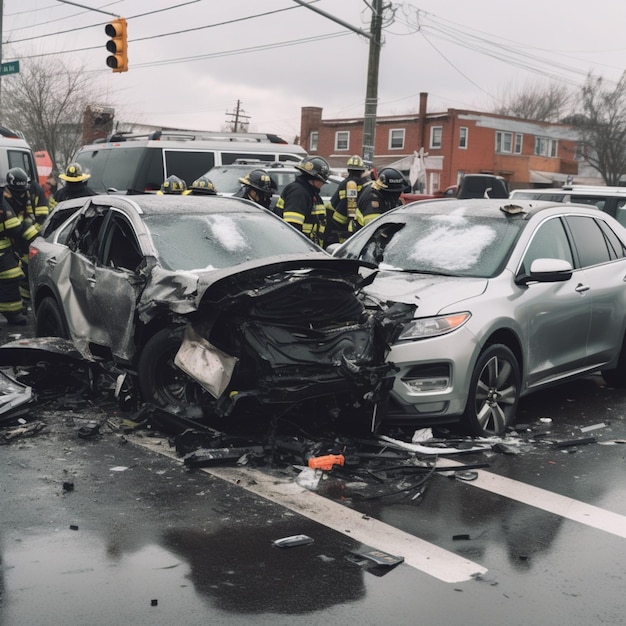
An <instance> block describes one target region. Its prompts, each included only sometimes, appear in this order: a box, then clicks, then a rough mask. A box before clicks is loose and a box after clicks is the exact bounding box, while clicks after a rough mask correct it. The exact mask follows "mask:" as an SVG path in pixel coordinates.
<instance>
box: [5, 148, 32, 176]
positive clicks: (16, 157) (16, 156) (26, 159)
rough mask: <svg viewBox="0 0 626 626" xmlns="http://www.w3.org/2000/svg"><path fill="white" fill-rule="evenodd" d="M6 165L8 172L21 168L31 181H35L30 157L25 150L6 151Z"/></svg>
mask: <svg viewBox="0 0 626 626" xmlns="http://www.w3.org/2000/svg"><path fill="white" fill-rule="evenodd" d="M7 163H8V166H9V167H8V169H9V170H10V169H11V168H12V167H21V168H22V169H23V170H24V171H25V172H26V173H27V174H28V175H29V176H30V178H31V180H33V179H34V180H37V174H36V172H35V170H34V166H33V160H32V157H31V155H30V153H29V152H27V151H26V150H7ZM7 171H8V170H7Z"/></svg>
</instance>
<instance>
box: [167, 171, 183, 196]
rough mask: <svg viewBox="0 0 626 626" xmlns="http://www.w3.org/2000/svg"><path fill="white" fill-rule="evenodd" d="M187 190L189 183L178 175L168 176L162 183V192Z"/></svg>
mask: <svg viewBox="0 0 626 626" xmlns="http://www.w3.org/2000/svg"><path fill="white" fill-rule="evenodd" d="M185 191H187V183H185V181H184V180H183V179H182V178H178V176H174V175H173V174H172V176H168V177H167V178H166V179H165V180H164V181H163V184H162V185H161V193H184V192H185Z"/></svg>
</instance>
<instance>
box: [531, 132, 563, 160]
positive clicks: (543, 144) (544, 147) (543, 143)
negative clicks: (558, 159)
mask: <svg viewBox="0 0 626 626" xmlns="http://www.w3.org/2000/svg"><path fill="white" fill-rule="evenodd" d="M558 145H559V142H558V141H556V140H555V139H550V138H549V137H535V154H536V155H537V156H546V157H555V156H556V154H557V149H558Z"/></svg>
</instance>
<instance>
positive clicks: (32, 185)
mask: <svg viewBox="0 0 626 626" xmlns="http://www.w3.org/2000/svg"><path fill="white" fill-rule="evenodd" d="M7 192H8V197H9V198H10V204H11V207H12V208H13V210H14V211H15V213H16V214H17V216H18V217H21V218H24V217H29V218H30V220H31V221H32V222H34V223H37V224H39V225H41V224H43V223H44V222H45V220H46V218H47V217H48V199H47V198H46V192H45V191H44V189H43V187H42V186H41V185H40V184H39V183H38V182H37V181H36V180H31V179H30V176H29V175H28V174H27V173H26V172H25V171H24V170H23V169H22V168H21V167H12V168H11V169H10V170H9V171H8V172H7V179H6V188H5V194H6V193H7Z"/></svg>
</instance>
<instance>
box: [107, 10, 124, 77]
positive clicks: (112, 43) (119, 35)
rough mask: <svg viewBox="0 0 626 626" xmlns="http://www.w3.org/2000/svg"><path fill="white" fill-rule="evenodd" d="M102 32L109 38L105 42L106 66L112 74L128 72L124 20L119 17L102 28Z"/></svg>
mask: <svg viewBox="0 0 626 626" xmlns="http://www.w3.org/2000/svg"><path fill="white" fill-rule="evenodd" d="M104 32H105V33H106V34H107V35H108V36H109V37H110V38H111V39H109V41H107V50H108V51H109V52H110V53H111V54H110V55H109V56H108V57H107V66H108V67H110V68H112V69H113V71H114V72H127V71H128V47H127V41H126V20H125V19H124V18H123V17H119V18H117V19H116V20H113V21H112V22H109V23H108V24H107V25H106V26H105V27H104Z"/></svg>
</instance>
